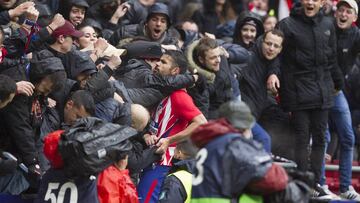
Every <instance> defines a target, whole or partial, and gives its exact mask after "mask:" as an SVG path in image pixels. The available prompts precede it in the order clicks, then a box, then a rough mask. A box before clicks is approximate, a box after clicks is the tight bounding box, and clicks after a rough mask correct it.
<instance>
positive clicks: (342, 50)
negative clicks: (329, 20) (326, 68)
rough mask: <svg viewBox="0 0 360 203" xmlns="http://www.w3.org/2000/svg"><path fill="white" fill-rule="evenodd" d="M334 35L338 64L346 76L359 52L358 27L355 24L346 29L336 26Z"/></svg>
mask: <svg viewBox="0 0 360 203" xmlns="http://www.w3.org/2000/svg"><path fill="white" fill-rule="evenodd" d="M336 36H337V59H338V64H339V66H340V68H341V71H342V73H343V74H344V76H345V77H346V75H347V74H348V73H349V71H350V70H351V68H352V67H353V65H354V64H355V60H356V57H357V56H358V54H359V53H360V29H359V28H358V27H356V26H352V27H351V28H350V29H348V30H342V29H339V28H337V29H336Z"/></svg>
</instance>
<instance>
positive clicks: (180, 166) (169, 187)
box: [159, 159, 196, 203]
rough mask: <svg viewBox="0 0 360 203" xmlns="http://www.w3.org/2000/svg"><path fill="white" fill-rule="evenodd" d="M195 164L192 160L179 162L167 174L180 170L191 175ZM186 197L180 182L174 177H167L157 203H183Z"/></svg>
mask: <svg viewBox="0 0 360 203" xmlns="http://www.w3.org/2000/svg"><path fill="white" fill-rule="evenodd" d="M195 164H196V160H194V159H189V160H183V161H179V162H177V163H175V164H174V165H173V166H172V167H171V169H170V172H169V174H171V173H175V172H177V171H180V170H185V171H187V172H189V173H191V174H192V173H193V171H194V169H195ZM187 195H188V194H187V193H186V190H185V188H184V185H183V184H182V182H181V181H180V180H179V179H178V178H177V177H176V176H174V175H169V176H167V177H166V178H165V180H164V183H163V184H162V186H161V192H160V199H159V203H182V202H185V200H186V198H187Z"/></svg>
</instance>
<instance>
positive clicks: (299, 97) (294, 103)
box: [278, 7, 338, 111]
mask: <svg viewBox="0 0 360 203" xmlns="http://www.w3.org/2000/svg"><path fill="white" fill-rule="evenodd" d="M278 27H279V28H280V29H281V30H282V31H283V32H284V34H285V41H284V44H283V55H282V61H281V62H282V63H281V79H280V81H281V88H280V98H281V105H282V107H283V108H284V109H285V110H286V111H295V110H304V109H314V108H321V109H327V108H330V107H331V106H332V104H333V95H334V83H333V79H332V76H331V71H334V70H335V69H336V68H337V70H338V66H337V60H336V33H335V26H334V24H333V22H332V20H331V18H330V17H326V16H324V15H323V13H322V12H321V11H320V12H319V13H318V14H316V16H314V17H313V18H309V17H306V16H305V14H304V11H303V9H302V8H298V7H295V8H293V10H292V12H291V16H290V17H288V18H285V19H284V20H282V21H280V22H279V24H278ZM332 69H333V70H332Z"/></svg>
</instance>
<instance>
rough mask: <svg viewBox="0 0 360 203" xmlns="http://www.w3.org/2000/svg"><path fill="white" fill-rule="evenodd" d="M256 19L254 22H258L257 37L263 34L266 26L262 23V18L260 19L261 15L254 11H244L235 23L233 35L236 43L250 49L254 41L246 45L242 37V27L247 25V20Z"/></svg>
mask: <svg viewBox="0 0 360 203" xmlns="http://www.w3.org/2000/svg"><path fill="white" fill-rule="evenodd" d="M250 20H252V21H254V23H255V24H256V37H255V38H258V37H259V36H260V35H262V34H263V33H264V26H263V23H262V20H261V19H260V16H258V15H257V14H255V13H253V12H246V11H245V12H242V13H241V14H240V15H239V17H238V19H237V20H236V24H235V29H234V35H233V43H234V44H239V45H241V46H242V47H244V48H246V49H249V48H250V47H251V46H252V45H253V43H250V44H249V45H246V44H245V43H244V42H243V41H242V39H241V36H240V35H241V28H242V27H243V26H244V25H245V23H246V22H248V21H250Z"/></svg>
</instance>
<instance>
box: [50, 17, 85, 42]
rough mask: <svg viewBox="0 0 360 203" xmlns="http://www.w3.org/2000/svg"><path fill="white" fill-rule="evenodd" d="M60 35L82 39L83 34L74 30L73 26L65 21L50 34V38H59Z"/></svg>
mask: <svg viewBox="0 0 360 203" xmlns="http://www.w3.org/2000/svg"><path fill="white" fill-rule="evenodd" d="M60 35H67V36H72V37H76V38H79V37H82V36H83V35H84V33H83V32H81V31H78V30H76V29H75V27H74V25H73V24H71V23H70V22H69V21H67V20H66V21H65V24H64V25H63V26H61V27H59V28H57V29H56V30H54V32H53V33H52V34H51V36H53V37H55V38H57V37H59V36H60Z"/></svg>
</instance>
